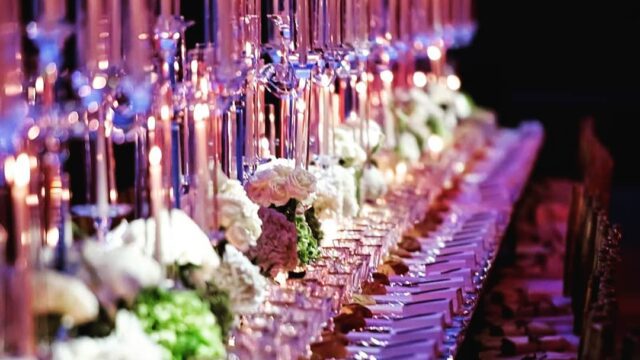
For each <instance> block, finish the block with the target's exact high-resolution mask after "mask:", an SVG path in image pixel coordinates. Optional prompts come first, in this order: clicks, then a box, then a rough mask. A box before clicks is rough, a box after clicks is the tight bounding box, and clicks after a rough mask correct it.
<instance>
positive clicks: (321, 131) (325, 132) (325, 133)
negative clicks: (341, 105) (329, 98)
mask: <svg viewBox="0 0 640 360" xmlns="http://www.w3.org/2000/svg"><path fill="white" fill-rule="evenodd" d="M314 87H315V88H316V91H315V92H314V94H315V95H316V97H317V100H318V102H317V104H318V142H319V143H320V144H319V145H320V146H319V147H318V149H319V152H320V155H328V154H329V128H330V127H331V125H330V124H329V122H328V116H327V114H326V113H325V107H326V102H325V100H326V96H325V94H326V92H327V89H325V88H324V87H322V86H314Z"/></svg>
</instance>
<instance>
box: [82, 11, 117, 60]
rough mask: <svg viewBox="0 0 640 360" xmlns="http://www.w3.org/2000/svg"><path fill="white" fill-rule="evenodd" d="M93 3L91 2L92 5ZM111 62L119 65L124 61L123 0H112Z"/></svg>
mask: <svg viewBox="0 0 640 360" xmlns="http://www.w3.org/2000/svg"><path fill="white" fill-rule="evenodd" d="M92 2H93V1H89V3H92ZM110 4H111V24H110V25H111V26H110V27H111V31H110V35H111V47H110V50H111V59H110V60H111V62H112V63H113V64H119V63H120V60H122V8H121V6H122V5H121V0H111V3H110Z"/></svg>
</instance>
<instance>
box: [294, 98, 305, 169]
mask: <svg viewBox="0 0 640 360" xmlns="http://www.w3.org/2000/svg"><path fill="white" fill-rule="evenodd" d="M306 108H307V104H306V102H305V101H304V99H298V100H297V101H296V149H295V151H296V152H295V162H296V167H304V165H305V151H304V148H305V147H306V139H305V137H306V136H305V135H306V134H305V132H306V131H305V130H306V121H305V115H306V114H305V111H306Z"/></svg>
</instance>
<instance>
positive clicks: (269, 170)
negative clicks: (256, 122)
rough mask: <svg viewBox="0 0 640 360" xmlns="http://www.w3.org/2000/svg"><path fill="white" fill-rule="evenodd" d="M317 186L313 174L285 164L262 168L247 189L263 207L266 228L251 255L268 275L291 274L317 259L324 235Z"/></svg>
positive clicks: (276, 162) (275, 163)
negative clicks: (317, 209) (318, 215)
mask: <svg viewBox="0 0 640 360" xmlns="http://www.w3.org/2000/svg"><path fill="white" fill-rule="evenodd" d="M316 185H317V184H316V177H315V176H314V175H313V174H312V173H310V172H309V171H307V170H305V169H302V168H299V167H293V166H291V165H290V164H289V163H288V162H287V161H286V160H284V161H283V160H277V161H274V162H272V163H271V164H266V166H262V167H261V168H259V169H258V171H257V172H256V173H255V174H254V176H253V177H252V178H251V179H250V180H249V181H248V182H247V184H246V185H245V189H246V191H247V194H248V196H249V198H250V199H251V200H252V201H254V202H255V203H257V204H258V205H260V206H261V207H262V208H261V209H260V211H259V212H258V214H259V216H260V218H261V220H262V223H263V224H264V228H263V231H262V235H261V236H260V238H259V239H258V244H257V248H256V251H254V252H252V254H253V257H254V259H255V261H256V263H257V264H258V265H259V266H260V268H261V269H262V271H263V272H264V273H265V274H270V275H271V276H274V275H275V273H276V272H277V271H291V270H293V268H295V267H296V265H308V264H309V263H311V262H313V261H314V260H316V259H317V258H318V256H319V246H320V241H321V240H322V237H323V234H322V231H321V230H320V223H319V222H318V220H317V218H316V216H315V209H314V207H313V204H314V199H315V194H316V189H317V187H316ZM276 213H279V215H283V216H284V218H283V217H280V216H277V214H276ZM269 222H273V223H272V224H271V223H269ZM286 222H288V223H290V224H291V225H292V226H290V225H289V224H286ZM294 235H295V238H296V241H295V247H294V246H293V245H294V244H293V243H292V239H293V236H294ZM294 248H295V251H293V249H294ZM283 249H284V251H282V250H283ZM294 253H295V254H296V256H295V257H294V255H293V254H294ZM294 260H295V264H294Z"/></svg>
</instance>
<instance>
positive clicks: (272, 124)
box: [267, 104, 276, 156]
mask: <svg viewBox="0 0 640 360" xmlns="http://www.w3.org/2000/svg"><path fill="white" fill-rule="evenodd" d="M267 117H268V120H269V152H270V153H271V156H276V114H275V106H274V105H273V104H269V105H267Z"/></svg>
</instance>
